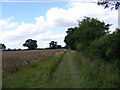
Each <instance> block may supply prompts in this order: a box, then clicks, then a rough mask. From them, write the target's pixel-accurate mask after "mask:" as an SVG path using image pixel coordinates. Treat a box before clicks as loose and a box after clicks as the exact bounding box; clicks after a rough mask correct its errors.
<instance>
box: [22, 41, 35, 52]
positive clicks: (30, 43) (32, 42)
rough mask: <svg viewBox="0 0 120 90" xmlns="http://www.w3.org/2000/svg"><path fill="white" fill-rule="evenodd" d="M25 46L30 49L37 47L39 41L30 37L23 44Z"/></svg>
mask: <svg viewBox="0 0 120 90" xmlns="http://www.w3.org/2000/svg"><path fill="white" fill-rule="evenodd" d="M23 46H25V47H28V49H30V50H33V49H37V41H36V40H32V39H28V40H26V42H25V43H24V44H23Z"/></svg>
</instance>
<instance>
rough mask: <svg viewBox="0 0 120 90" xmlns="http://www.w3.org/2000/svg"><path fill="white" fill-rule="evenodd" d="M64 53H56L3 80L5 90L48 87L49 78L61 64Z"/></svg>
mask: <svg viewBox="0 0 120 90" xmlns="http://www.w3.org/2000/svg"><path fill="white" fill-rule="evenodd" d="M63 52H64V51H61V52H59V53H56V54H55V55H53V56H51V57H49V58H47V59H45V60H42V61H40V62H36V63H33V64H29V65H27V66H25V67H23V68H21V69H20V70H19V71H18V72H15V73H13V74H10V75H8V76H6V77H5V78H3V88H31V87H32V88H34V87H35V88H36V87H38V88H41V87H48V85H49V77H50V75H51V73H52V72H54V71H55V69H56V68H57V65H58V64H59V63H60V60H61V58H62V56H63Z"/></svg>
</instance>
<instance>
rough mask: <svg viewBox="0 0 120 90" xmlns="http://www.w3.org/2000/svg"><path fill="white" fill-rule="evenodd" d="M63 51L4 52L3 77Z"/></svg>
mask: <svg viewBox="0 0 120 90" xmlns="http://www.w3.org/2000/svg"><path fill="white" fill-rule="evenodd" d="M60 51H62V50H60V49H57V50H53V49H50V50H25V51H3V52H2V70H3V77H5V76H6V75H7V74H12V73H13V72H15V71H17V70H18V69H20V68H21V67H24V66H25V65H27V64H30V63H34V62H38V61H40V60H43V59H45V58H47V57H49V56H51V55H53V54H55V53H57V52H60Z"/></svg>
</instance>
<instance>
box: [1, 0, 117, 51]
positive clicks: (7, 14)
mask: <svg viewBox="0 0 120 90" xmlns="http://www.w3.org/2000/svg"><path fill="white" fill-rule="evenodd" d="M28 1H29V0H28ZM80 1H81V2H79V0H61V1H60V0H59V1H55V0H53V1H52V0H41V1H39V2H33V1H32V2H0V43H4V44H5V45H6V47H7V48H13V49H14V48H26V47H23V46H22V45H23V43H24V42H25V41H26V40H27V39H33V40H37V44H38V47H39V48H45V47H49V42H50V41H52V40H53V41H57V42H58V44H60V45H62V46H65V43H64V37H65V36H66V30H67V28H69V27H75V26H77V25H78V22H77V20H82V19H83V18H84V16H89V17H93V18H98V19H99V20H101V21H105V23H106V24H107V23H109V24H113V25H112V26H111V28H110V30H111V31H114V30H115V28H117V27H118V11H116V10H112V11H111V10H110V9H104V8H103V7H101V6H98V5H97V3H89V1H87V0H80ZM82 1H85V2H82ZM92 1H97V0H92Z"/></svg>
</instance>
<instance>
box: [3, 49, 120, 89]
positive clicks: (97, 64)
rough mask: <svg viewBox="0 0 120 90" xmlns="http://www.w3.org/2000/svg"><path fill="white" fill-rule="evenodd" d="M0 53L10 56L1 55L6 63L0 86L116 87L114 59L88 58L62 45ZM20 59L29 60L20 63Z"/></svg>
mask: <svg viewBox="0 0 120 90" xmlns="http://www.w3.org/2000/svg"><path fill="white" fill-rule="evenodd" d="M3 53H4V54H5V53H6V54H7V53H8V56H9V54H11V56H12V57H10V56H9V57H7V58H8V60H7V59H5V58H6V57H4V59H3V60H6V61H4V65H6V66H4V65H3V67H4V68H3V71H4V72H3V79H2V87H3V88H119V87H120V82H119V81H120V77H119V72H118V67H117V64H118V62H117V61H116V62H105V61H104V60H102V59H99V58H94V60H91V59H90V58H87V57H85V56H84V55H82V54H81V53H80V52H76V51H72V50H64V49H63V50H43V51H18V52H17V51H15V52H13V51H12V52H3ZM20 54H21V55H20ZM6 56H7V55H6ZM13 56H14V58H13ZM16 57H19V59H15V58H16ZM16 60H17V61H16ZM36 60H37V61H36ZM28 61H29V62H28ZM31 61H32V62H33V61H36V62H34V63H32V62H31ZM24 62H26V63H29V64H27V65H26V64H25V66H24V65H23V63H24ZM30 63H31V64H30ZM7 65H9V67H8V66H7ZM22 65H23V66H22ZM17 67H19V68H18V69H16V68H17ZM9 68H10V70H9ZM8 70H9V71H8Z"/></svg>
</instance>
